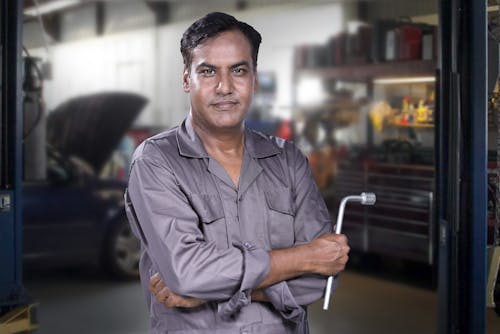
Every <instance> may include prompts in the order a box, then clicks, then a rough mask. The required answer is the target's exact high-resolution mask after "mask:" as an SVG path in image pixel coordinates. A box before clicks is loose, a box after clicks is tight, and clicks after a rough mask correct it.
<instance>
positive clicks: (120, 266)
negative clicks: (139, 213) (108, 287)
mask: <svg viewBox="0 0 500 334" xmlns="http://www.w3.org/2000/svg"><path fill="white" fill-rule="evenodd" d="M140 256H141V246H140V242H139V240H138V239H137V238H136V237H135V235H134V234H133V233H132V229H131V228H130V225H129V223H128V221H127V220H126V219H121V220H120V221H118V222H117V223H115V224H113V225H112V226H111V227H110V231H109V233H108V236H107V238H106V241H105V244H104V254H103V266H104V269H105V270H106V271H107V272H108V273H110V274H111V275H112V276H113V277H115V278H118V279H122V280H131V279H137V278H138V277H139V259H140Z"/></svg>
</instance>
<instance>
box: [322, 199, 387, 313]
mask: <svg viewBox="0 0 500 334" xmlns="http://www.w3.org/2000/svg"><path fill="white" fill-rule="evenodd" d="M376 200H377V197H376V196H375V194H374V193H368V192H363V193H361V195H359V196H346V197H344V198H343V199H342V201H341V202H340V207H339V212H338V214H337V224H336V225H335V226H334V227H335V234H340V233H341V231H342V221H343V220H344V211H345V206H346V204H347V202H359V203H361V204H363V205H373V204H375V202H376ZM332 283H333V276H330V277H328V281H327V283H326V291H325V299H324V301H323V310H325V311H326V310H328V304H329V303H330V295H331V293H332Z"/></svg>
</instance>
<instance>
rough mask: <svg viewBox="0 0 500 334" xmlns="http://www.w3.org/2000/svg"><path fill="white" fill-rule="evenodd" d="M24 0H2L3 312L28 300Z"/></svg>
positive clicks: (0, 207)
mask: <svg viewBox="0 0 500 334" xmlns="http://www.w3.org/2000/svg"><path fill="white" fill-rule="evenodd" d="M22 7H23V1H11V0H9V1H1V2H0V45H1V49H0V50H1V55H0V57H1V58H0V60H1V68H0V74H1V92H2V94H1V101H0V102H1V104H0V268H1V270H0V315H1V314H3V313H5V312H8V311H10V310H11V309H12V308H14V307H16V306H18V305H21V304H23V303H24V302H25V301H26V297H25V293H24V289H23V287H22V284H21V273H22V247H21V241H22V235H21V233H22V230H21V222H22V220H21V219H22V217H21V209H22V207H21V205H20V201H21V187H22V184H21V182H22V181H21V144H22V137H21V136H22V109H21V108H22V107H21V102H22V90H21V83H22V80H21V75H22V71H21V70H22V68H21V67H22V61H21V60H22V58H21V39H22V34H21V25H22V22H23V20H22Z"/></svg>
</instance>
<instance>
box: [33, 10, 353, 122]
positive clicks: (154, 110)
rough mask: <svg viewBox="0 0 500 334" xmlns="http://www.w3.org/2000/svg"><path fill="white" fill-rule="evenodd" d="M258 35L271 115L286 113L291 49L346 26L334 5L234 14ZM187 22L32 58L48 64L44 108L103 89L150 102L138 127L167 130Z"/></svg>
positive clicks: (177, 102)
mask: <svg viewBox="0 0 500 334" xmlns="http://www.w3.org/2000/svg"><path fill="white" fill-rule="evenodd" d="M234 14H235V15H236V16H237V17H238V18H239V19H241V20H244V21H247V22H248V23H250V24H252V25H253V26H255V28H256V29H257V30H259V31H260V32H261V33H262V35H263V43H262V46H261V51H260V55H259V70H262V71H272V72H275V73H276V75H277V82H278V91H277V106H276V108H275V111H274V112H275V113H276V114H277V115H281V116H284V117H288V116H289V115H290V113H291V98H292V60H293V48H294V46H296V45H299V44H304V43H323V42H325V41H326V40H327V38H328V37H329V36H331V35H332V34H334V33H336V32H338V31H340V30H341V28H342V27H343V25H344V22H343V16H342V9H341V6H340V5H339V4H326V5H315V6H308V7H300V6H289V7H269V8H266V9H254V10H248V11H244V12H238V13H234ZM190 23H191V20H190V21H182V22H177V23H173V24H168V25H165V26H153V27H151V28H146V29H140V30H135V31H128V32H124V33H116V34H110V35H105V36H102V37H94V38H90V39H84V40H77V41H73V42H66V43H61V44H57V45H54V46H52V47H50V50H49V54H47V53H46V51H45V50H44V49H43V48H39V49H35V50H31V53H33V54H35V55H39V56H42V57H43V58H46V59H49V60H50V62H51V65H52V80H48V81H46V83H45V99H46V104H47V107H48V109H49V110H50V109H53V108H54V107H56V106H57V105H58V104H59V103H61V102H63V101H65V100H66V99H68V98H71V97H74V96H77V95H80V94H89V93H94V92H98V91H103V90H117V89H118V90H128V91H133V92H137V93H140V94H143V95H145V96H146V97H148V98H149V99H150V103H149V104H148V106H147V107H146V109H145V110H144V112H143V113H142V115H141V117H140V118H139V120H138V122H137V124H138V125H148V126H158V125H161V126H172V125H175V124H177V123H178V122H180V121H181V120H182V119H183V118H184V116H185V115H186V112H187V109H188V102H187V98H186V95H185V94H184V93H183V91H182V86H181V78H182V66H183V65H182V58H181V55H180V52H179V40H180V37H181V35H182V32H183V31H184V30H185V29H186V28H187V27H188V25H189V24H190Z"/></svg>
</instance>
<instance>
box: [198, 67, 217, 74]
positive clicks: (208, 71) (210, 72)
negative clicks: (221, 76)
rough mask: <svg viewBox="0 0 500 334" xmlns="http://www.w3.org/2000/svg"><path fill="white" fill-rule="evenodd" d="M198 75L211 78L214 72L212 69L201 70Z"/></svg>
mask: <svg viewBox="0 0 500 334" xmlns="http://www.w3.org/2000/svg"><path fill="white" fill-rule="evenodd" d="M200 73H201V74H203V75H207V76H212V75H214V74H215V70H214V69H213V68H206V69H203V70H201V71H200Z"/></svg>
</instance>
